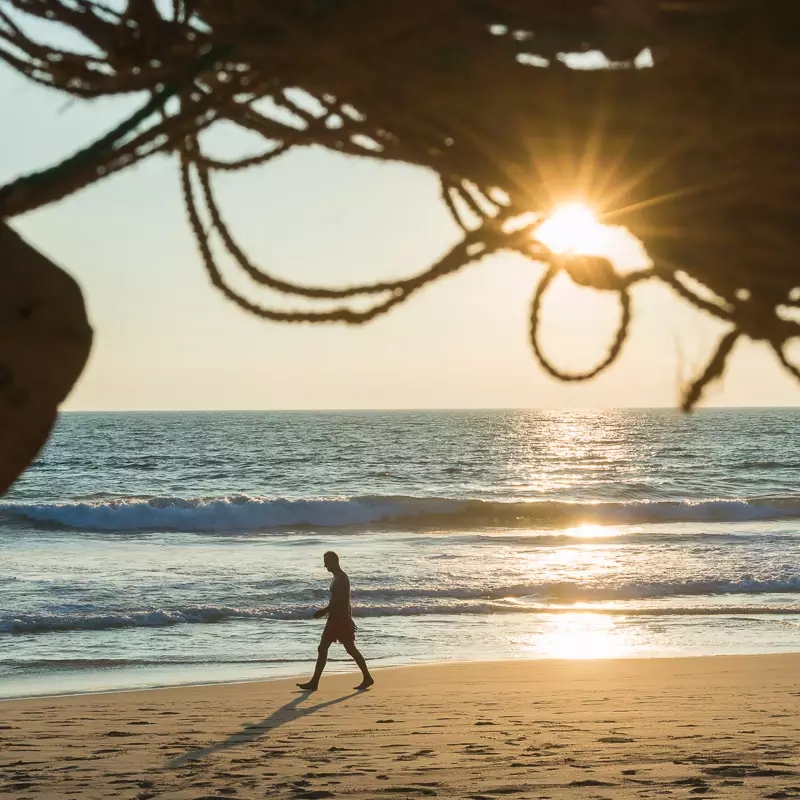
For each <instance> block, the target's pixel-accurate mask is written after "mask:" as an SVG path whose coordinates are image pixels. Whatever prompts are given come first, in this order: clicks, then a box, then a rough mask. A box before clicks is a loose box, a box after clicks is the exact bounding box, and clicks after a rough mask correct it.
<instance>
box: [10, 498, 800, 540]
mask: <svg viewBox="0 0 800 800" xmlns="http://www.w3.org/2000/svg"><path fill="white" fill-rule="evenodd" d="M0 512H2V513H6V514H10V515H13V516H16V517H21V518H24V519H27V520H29V521H31V522H37V523H44V524H50V525H60V526H64V527H68V528H73V529H78V530H97V531H138V530H143V531H144V530H175V531H189V532H191V531H196V532H237V531H257V530H269V529H293V528H298V529H302V528H350V527H359V526H366V525H372V526H377V525H383V526H387V525H389V526H391V525H395V526H397V525H402V526H403V527H406V528H414V527H419V528H426V529H427V528H431V527H437V526H440V527H447V528H453V527H458V526H464V527H469V528H482V527H495V526H503V527H526V526H535V525H540V526H545V527H548V526H560V525H574V524H578V523H600V524H614V523H620V524H624V523H636V524H648V523H658V522H737V521H746V520H752V521H758V520H776V519H796V518H800V498H798V497H766V498H751V499H715V500H703V501H626V502H601V503H580V502H559V501H552V500H547V501H530V502H511V501H509V502H497V501H484V500H469V499H458V498H436V497H429V498H425V497H404V496H384V497H381V496H360V497H341V498H301V499H286V498H271V497H254V496H249V495H233V496H226V497H198V498H180V497H147V498H145V497H131V498H120V499H113V500H104V501H97V502H82V501H77V502H63V503H22V502H20V503H6V504H2V505H0Z"/></svg>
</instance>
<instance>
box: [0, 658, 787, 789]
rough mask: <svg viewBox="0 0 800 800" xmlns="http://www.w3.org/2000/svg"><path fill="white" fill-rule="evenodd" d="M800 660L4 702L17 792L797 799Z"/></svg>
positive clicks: (462, 667)
mask: <svg viewBox="0 0 800 800" xmlns="http://www.w3.org/2000/svg"><path fill="white" fill-rule="evenodd" d="M799 668H800V655H775V656H733V657H707V658H682V659H641V660H608V661H549V662H546V661H519V662H504V663H476V664H451V665H443V666H432V667H410V668H399V669H388V670H382V671H379V672H378V673H377V678H378V683H377V685H376V686H375V688H374V689H373V690H371V691H369V692H365V693H354V692H353V691H352V689H351V687H352V686H353V685H354V684H355V683H356V680H355V678H356V676H354V675H334V676H330V677H327V678H325V679H323V684H322V687H321V689H320V691H319V692H317V693H316V694H311V695H308V694H302V693H298V692H297V691H296V690H295V688H294V683H293V682H291V681H284V680H281V681H268V682H260V683H240V684H225V685H214V686H202V687H184V688H170V689H158V690H150V691H139V692H125V693H114V694H95V695H81V696H65V697H49V698H37V699H28V700H15V701H7V702H4V703H2V704H0V741H1V742H2V749H1V750H0V754H1V755H0V792H2V793H3V794H4V795H5V796H8V797H10V798H20V800H21V799H22V798H26V797H27V798H50V797H52V798H72V797H75V798H78V797H80V798H105V797H119V798H124V799H125V800H128V799H129V798H130V799H131V800H132V799H133V798H136V799H137V800H148V799H149V798H155V797H161V796H163V797H170V798H173V797H174V798H187V799H188V798H193V799H194V800H200V799H201V798H202V799H203V800H210V798H218V799H219V800H221V799H222V798H256V797H258V798H263V797H278V798H297V799H298V800H304V799H305V800H312V798H331V797H353V798H379V797H386V798H390V797H397V798H404V797H412V798H416V797H459V798H498V797H503V796H508V797H514V798H572V797H575V798H578V797H580V798H611V797H613V798H634V797H635V798H647V797H688V796H694V795H700V794H710V795H716V796H719V797H743V798H745V797H746V798H751V797H752V798H762V797H770V798H785V797H794V796H800V715H798V711H800V670H799Z"/></svg>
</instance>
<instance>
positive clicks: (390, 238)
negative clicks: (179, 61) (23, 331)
mask: <svg viewBox="0 0 800 800" xmlns="http://www.w3.org/2000/svg"><path fill="white" fill-rule="evenodd" d="M130 107H131V106H130V100H128V101H127V102H126V101H120V100H115V101H106V100H103V101H97V102H94V103H82V102H79V101H69V99H68V98H66V97H64V96H63V95H60V94H57V93H54V92H51V91H48V90H45V89H43V88H40V87H38V86H35V85H34V84H32V83H29V82H27V81H25V80H24V79H23V78H21V77H19V76H17V75H15V74H14V73H12V72H11V71H10V70H8V69H7V68H4V67H0V108H2V109H3V117H4V118H3V124H2V126H0V136H1V137H2V139H1V140H0V141H1V142H2V147H0V184H2V183H4V182H6V181H7V180H9V179H11V178H12V177H14V176H16V175H19V174H22V173H24V172H26V171H29V170H33V169H37V168H41V167H43V166H46V165H49V164H51V163H52V162H54V161H55V160H57V159H58V158H60V157H61V156H63V155H67V154H70V153H72V152H74V151H75V150H76V149H78V148H79V147H80V146H82V145H84V144H85V143H87V142H88V141H90V140H91V139H93V138H96V137H97V136H98V135H99V134H100V133H101V132H105V131H106V130H107V129H108V128H110V127H112V125H113V124H115V123H116V122H118V121H119V119H121V118H122V117H123V115H124V114H125V111H126V109H128V108H130ZM219 185H220V194H221V197H222V202H223V208H224V211H225V214H226V216H227V219H228V220H229V221H230V223H231V225H232V228H233V230H234V232H235V233H236V234H237V236H238V237H239V238H240V239H241V241H242V242H243V244H245V246H246V247H247V249H248V250H249V251H250V253H251V255H252V256H253V258H254V260H256V261H257V262H258V263H262V264H269V265H271V266H272V268H273V270H274V271H275V272H278V273H280V274H281V275H283V276H286V277H287V278H289V279H293V280H296V281H304V282H309V283H314V282H318V283H327V284H329V285H336V284H340V283H341V284H346V283H351V282H353V281H355V280H358V279H362V280H363V279H368V280H376V279H379V278H385V277H397V276H401V275H407V274H412V273H416V272H417V271H419V270H420V269H421V268H423V267H424V266H427V265H428V264H429V263H431V262H432V261H433V260H435V259H436V258H438V257H439V256H441V255H442V254H443V253H444V252H445V251H446V250H447V249H448V248H449V247H450V246H452V244H454V243H455V242H456V241H457V238H458V233H459V232H458V231H457V229H456V228H455V226H454V224H453V223H452V221H451V220H450V218H449V216H448V214H447V212H446V210H445V209H444V208H443V206H442V204H441V202H440V200H439V190H438V185H437V182H436V180H435V178H434V176H433V175H432V174H429V173H427V172H426V171H425V170H422V169H418V168H412V167H404V166H401V165H385V164H379V163H374V162H370V161H368V160H364V159H355V158H351V157H345V156H341V155H338V154H333V153H329V152H327V151H323V150H317V149H305V150H301V151H297V152H293V153H291V154H289V155H286V156H283V157H282V158H280V159H279V160H278V161H275V162H273V163H271V164H269V165H267V166H265V167H263V168H260V169H257V170H254V171H248V172H246V173H242V174H239V175H236V176H226V177H225V178H223V179H221V181H220V183H219ZM12 224H13V227H14V228H16V229H17V230H18V231H19V232H20V233H21V234H22V235H23V236H24V237H25V238H26V239H27V240H28V241H29V242H30V243H31V244H32V245H34V246H35V247H37V248H39V249H40V250H42V251H43V252H44V253H45V254H46V255H48V256H49V257H50V258H52V259H53V260H54V261H55V262H56V263H58V264H59V265H60V266H62V267H63V268H65V269H66V270H67V271H68V272H69V273H70V274H72V275H73V276H74V277H75V278H76V279H77V280H78V281H79V282H80V284H81V286H82V288H83V291H84V295H85V298H86V301H87V304H88V309H89V314H90V318H91V321H92V324H93V327H94V329H95V345H94V350H93V353H92V356H91V360H90V363H89V365H88V367H87V369H86V371H85V373H84V375H83V377H82V378H81V380H80V383H79V384H78V386H77V387H76V388H75V390H74V392H73V393H72V395H71V397H70V398H69V400H68V402H67V404H66V406H65V408H67V409H71V410H79V409H81V410H117V409H120V410H121V409H295V408H297V409H304V408H308V409H337V408H357V409H367V408H487V407H491V408H508V407H608V406H664V405H666V406H671V405H675V404H676V403H677V402H678V398H679V395H680V388H681V385H682V382H685V381H686V380H687V379H688V378H689V377H691V376H693V375H694V374H696V373H697V371H698V370H700V369H702V367H703V366H704V365H705V361H706V360H707V358H708V357H709V356H710V352H711V350H712V348H713V346H714V341H715V338H716V336H718V333H719V331H720V330H721V326H720V325H719V324H718V323H716V322H714V321H712V320H710V319H708V318H707V317H706V316H705V315H704V314H703V313H701V312H698V311H695V310H693V309H690V308H687V306H686V305H685V304H684V303H683V302H682V301H679V300H677V299H674V298H673V296H672V294H671V293H670V292H669V291H668V290H666V289H664V288H662V287H659V286H655V285H653V286H651V285H648V286H644V287H640V288H639V289H638V290H637V291H636V293H635V295H634V297H635V305H634V310H635V315H634V321H633V325H632V335H631V338H630V340H629V341H628V343H627V345H626V347H625V349H624V351H623V355H622V357H621V358H620V359H619V361H618V362H617V363H616V364H614V365H613V366H612V367H611V369H609V370H608V371H607V372H606V373H604V374H603V375H602V376H600V377H599V378H597V379H595V380H593V381H591V382H589V383H586V384H578V385H576V384H561V383H559V382H557V381H555V380H553V379H551V378H550V377H548V376H547V375H546V374H545V373H544V372H543V371H542V370H541V368H540V367H539V366H538V364H537V363H536V362H535V360H534V358H533V356H532V353H531V351H530V346H529V344H528V338H527V336H528V334H527V325H528V323H527V320H528V313H529V304H530V299H531V297H532V294H533V291H534V287H535V283H536V279H537V277H538V276H539V275H540V273H541V267H540V266H539V265H537V264H534V263H532V262H529V261H526V260H524V259H522V258H520V257H515V256H511V255H502V254H501V255H497V256H495V257H493V258H491V259H487V260H486V261H483V262H481V263H479V264H478V265H473V266H470V267H467V268H465V269H464V270H463V271H462V272H461V273H458V274H456V275H454V276H451V277H449V278H447V279H445V280H442V281H438V282H437V283H435V284H434V285H432V286H430V287H429V288H427V289H425V290H423V291H422V292H421V293H420V294H418V295H416V296H415V297H413V298H412V299H411V300H410V301H409V302H407V303H406V304H404V305H402V306H400V307H399V308H398V309H395V310H394V311H393V312H392V313H390V314H389V315H388V316H386V317H383V318H381V319H379V320H377V321H375V322H373V323H371V324H368V325H367V326H363V327H356V328H345V327H342V326H331V325H317V326H308V325H300V326H298V325H291V326H290V325H278V324H275V323H269V322H264V321H261V320H258V319H255V318H252V317H250V316H248V315H247V314H245V313H244V312H242V311H240V310H239V309H237V308H235V307H233V306H232V305H231V304H230V303H229V302H228V301H227V300H225V299H224V298H223V297H222V296H221V295H219V294H218V293H217V292H216V291H214V290H213V289H212V288H211V286H210V284H209V282H208V280H207V278H206V276H205V274H204V272H203V269H202V266H201V263H200V258H199V255H198V253H197V250H196V247H195V243H194V240H193V238H192V236H191V234H190V232H189V228H188V225H187V222H186V217H185V212H184V209H183V203H182V200H181V197H180V191H179V186H178V178H177V165H176V163H175V162H174V161H173V160H172V159H170V158H167V157H156V158H153V159H151V160H149V161H147V162H145V163H144V164H142V165H139V166H137V167H134V168H132V169H130V170H128V171H126V172H123V173H121V174H119V175H116V176H114V177H112V178H110V179H108V180H106V181H104V182H101V183H100V184H97V185H95V186H92V187H90V188H89V189H86V190H84V191H82V192H80V193H78V194H75V195H72V196H71V197H69V198H68V199H66V200H64V201H62V202H61V203H58V204H55V205H52V206H49V207H47V208H45V209H42V210H40V211H37V212H35V213H32V214H28V215H26V216H24V217H22V218H18V219H15V220H14V221H13V223H12ZM560 288H561V291H558V292H554V293H553V296H552V297H551V298H550V303H549V304H548V305H547V307H546V310H547V314H546V320H545V321H546V328H545V333H544V337H543V338H544V341H545V344H546V345H547V346H548V348H549V352H551V353H552V354H553V356H554V358H555V359H556V360H557V362H558V363H559V364H561V365H563V366H565V367H568V368H571V369H578V368H585V367H587V366H589V364H590V363H591V356H593V355H600V354H602V353H603V352H604V351H605V348H606V346H607V342H608V341H609V339H610V337H611V335H612V324H613V322H612V320H613V312H614V311H615V309H616V300H615V299H614V298H613V296H611V295H605V296H602V295H600V296H599V295H595V294H593V293H590V292H586V291H584V290H582V291H581V292H580V293H577V292H572V293H570V292H568V291H567V290H566V289H565V288H564V287H563V286H562V287H560ZM253 296H258V295H257V292H256V293H255V294H254V295H253ZM799 401H800V387H798V386H797V384H795V382H794V381H793V380H791V379H790V378H788V377H787V376H785V375H784V374H783V372H782V371H781V369H780V368H779V366H778V365H777V364H776V362H775V360H774V357H773V356H772V355H771V353H770V352H769V351H768V350H766V349H765V348H763V347H762V346H757V345H753V344H749V343H742V344H740V345H738V346H737V348H736V350H735V351H734V356H733V359H732V361H731V369H730V370H729V373H728V375H727V376H726V378H725V380H724V381H723V383H722V384H720V385H717V386H715V387H714V388H713V389H712V390H711V391H710V392H709V393H708V395H707V397H706V400H705V404H707V405H728V406H746V405H778V406H780V405H797V404H798V402H799Z"/></svg>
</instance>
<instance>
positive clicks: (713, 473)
mask: <svg viewBox="0 0 800 800" xmlns="http://www.w3.org/2000/svg"><path fill="white" fill-rule="evenodd" d="M328 549H335V550H336V551H337V552H338V553H339V554H340V556H341V559H342V564H343V566H344V568H345V569H346V570H347V571H348V573H349V575H350V578H351V581H352V584H353V587H354V593H353V605H354V613H355V614H356V616H357V623H358V626H359V642H360V646H361V648H362V650H363V652H364V653H365V655H366V656H367V658H368V659H369V660H370V662H371V663H372V664H374V665H376V666H380V665H395V664H407V663H421V662H435V661H441V660H476V659H478V660H490V659H504V658H526V659H537V658H601V657H602V658H604V657H623V656H663V655H698V654H721V653H754V652H779V651H790V650H800V410H782V409H774V410H706V411H701V412H699V413H696V414H693V415H691V416H684V415H681V414H679V413H677V412H674V411H671V410H619V411H456V412H424V411H420V412H411V411H409V412H391V413H390V412H386V413H384V412H380V413H378V412H375V413H369V412H352V413H350V412H348V413H305V412H304V413H300V412H297V413H266V412H263V413H261V412H259V413H256V412H254V413H174V414H162V413H126V414H111V413H109V414H66V415H64V416H62V418H61V420H60V421H59V423H58V426H57V429H56V431H55V433H54V435H53V437H52V439H51V441H50V443H49V444H48V445H47V447H46V449H45V450H44V451H43V452H42V453H41V455H40V457H39V458H38V460H37V461H36V463H35V464H34V465H33V467H32V468H31V469H30V470H29V471H28V472H27V473H26V474H25V475H24V476H23V477H22V478H21V479H20V480H19V481H18V483H17V484H16V485H15V486H14V487H13V489H12V490H11V492H10V493H8V494H7V495H6V497H4V498H2V500H0V597H2V601H0V697H9V696H14V695H22V694H52V693H60V692H70V691H93V690H103V689H113V688H125V687H143V686H155V685H165V684H173V683H187V682H206V681H216V680H245V679H251V678H259V677H268V676H273V675H274V676H277V675H289V674H292V675H294V674H301V673H305V672H306V671H308V670H309V669H310V668H311V666H312V662H313V657H314V655H315V647H316V643H317V639H318V636H319V633H320V631H321V626H322V624H323V623H321V622H319V621H313V620H311V619H309V617H310V615H311V612H312V611H313V609H314V608H316V607H319V606H320V605H323V604H324V603H325V601H326V597H327V586H328V583H329V578H330V576H329V575H328V574H327V573H326V572H325V571H324V568H323V567H322V554H323V552H324V551H325V550H328ZM337 649H338V648H337ZM332 653H333V655H334V656H335V658H336V660H335V661H334V662H333V663H332V664H331V669H334V670H336V669H346V668H350V664H349V662H348V661H347V659H346V656H345V654H344V652H343V651H340V652H333V651H332ZM532 668H535V664H533V663H532Z"/></svg>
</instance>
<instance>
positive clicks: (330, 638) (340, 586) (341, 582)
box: [297, 551, 375, 692]
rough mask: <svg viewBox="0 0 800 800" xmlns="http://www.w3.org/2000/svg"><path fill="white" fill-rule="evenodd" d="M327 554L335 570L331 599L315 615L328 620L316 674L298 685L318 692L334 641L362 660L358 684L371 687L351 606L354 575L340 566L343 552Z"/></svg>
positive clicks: (328, 566)
mask: <svg viewBox="0 0 800 800" xmlns="http://www.w3.org/2000/svg"><path fill="white" fill-rule="evenodd" d="M323 558H324V562H325V569H327V570H328V572H330V573H332V574H333V581H331V601H330V603H328V605H327V606H326V607H325V608H321V609H319V611H315V612H314V619H319V618H320V617H324V616H325V615H326V614H327V615H328V621H327V622H326V623H325V630H324V631H322V638H321V639H320V640H319V647H318V648H317V666H316V667H315V668H314V677H313V678H312V679H311V680H310V681H309V682H308V683H298V684H297V685H298V686H299V687H300V688H301V689H304V690H306V691H308V692H316V691H317V689H318V688H319V679H320V678H321V677H322V671H323V670H324V669H325V664H326V663H327V661H328V650H329V649H330V646H331V645H332V644H333V643H334V642H341V644H343V645H344V649H345V650H346V651H347V653H348V655H349V656H350V657H351V658H352V659H353V661H355V662H356V664H358V668H359V669H360V670H361V675H362V681H361V683H360V684H359V685H358V686H356V687H355V688H356V689H357V690H359V691H363V690H364V689H369V687H370V686H372V684H373V683H375V680H374V679H373V677H372V675H370V674H369V669H368V668H367V662H366V661H365V660H364V656H362V655H361V653H359V651H358V648H356V624H355V622H353V615H352V612H351V610H350V579H349V578H348V577H347V574H346V573H345V571H344V570H343V569H342V568H341V567H340V566H339V556H337V555H336V553H334V552H332V551H328V552H327V553H325V556H324V557H323Z"/></svg>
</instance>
